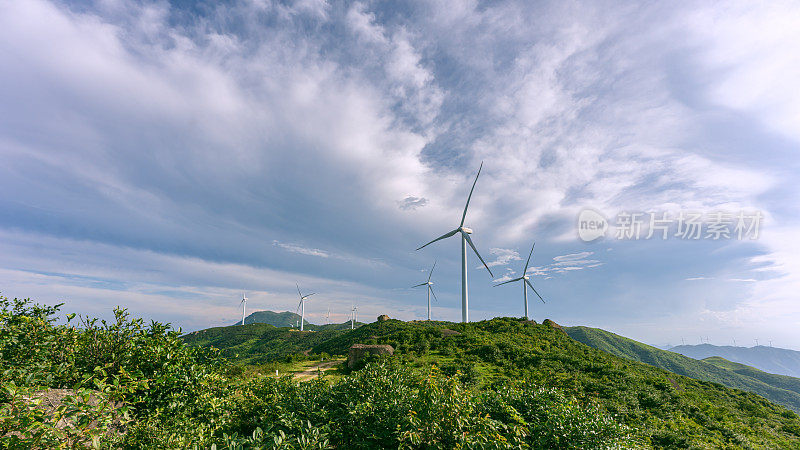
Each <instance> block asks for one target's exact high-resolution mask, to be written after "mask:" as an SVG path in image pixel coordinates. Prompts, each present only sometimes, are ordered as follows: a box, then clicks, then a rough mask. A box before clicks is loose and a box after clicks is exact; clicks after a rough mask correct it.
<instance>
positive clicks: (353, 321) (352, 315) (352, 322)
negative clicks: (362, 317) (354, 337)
mask: <svg viewBox="0 0 800 450" xmlns="http://www.w3.org/2000/svg"><path fill="white" fill-rule="evenodd" d="M357 320H358V306H356V305H353V309H351V310H350V329H351V330H353V329H355V327H356V321H357Z"/></svg>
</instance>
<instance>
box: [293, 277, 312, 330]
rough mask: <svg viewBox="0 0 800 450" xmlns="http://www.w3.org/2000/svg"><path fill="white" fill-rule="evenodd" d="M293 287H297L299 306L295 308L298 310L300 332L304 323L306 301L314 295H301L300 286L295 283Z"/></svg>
mask: <svg viewBox="0 0 800 450" xmlns="http://www.w3.org/2000/svg"><path fill="white" fill-rule="evenodd" d="M295 286H297V294H298V295H300V304H298V305H297V307H298V308H300V331H303V323H304V322H305V321H306V299H307V298H308V297H311V296H312V295H314V293H313V292H312V293H310V294H308V295H303V294H302V293H301V292H300V285H299V284H297V283H295Z"/></svg>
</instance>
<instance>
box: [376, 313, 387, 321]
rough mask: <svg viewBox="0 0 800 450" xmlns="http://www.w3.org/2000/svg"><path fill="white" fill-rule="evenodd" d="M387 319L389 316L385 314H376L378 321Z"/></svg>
mask: <svg viewBox="0 0 800 450" xmlns="http://www.w3.org/2000/svg"><path fill="white" fill-rule="evenodd" d="M389 319H390V317H389V316H387V315H386V314H381V315H380V316H378V322H386V321H387V320H389Z"/></svg>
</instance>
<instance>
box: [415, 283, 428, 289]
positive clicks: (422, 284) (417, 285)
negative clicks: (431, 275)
mask: <svg viewBox="0 0 800 450" xmlns="http://www.w3.org/2000/svg"><path fill="white" fill-rule="evenodd" d="M426 284H428V283H420V284H416V285H414V286H411V287H412V288H415V287H420V286H425V285H426Z"/></svg>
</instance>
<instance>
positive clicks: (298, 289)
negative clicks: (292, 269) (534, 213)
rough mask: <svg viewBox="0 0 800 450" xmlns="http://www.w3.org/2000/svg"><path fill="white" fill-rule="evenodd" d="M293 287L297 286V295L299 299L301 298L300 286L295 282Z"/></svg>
mask: <svg viewBox="0 0 800 450" xmlns="http://www.w3.org/2000/svg"><path fill="white" fill-rule="evenodd" d="M294 285H295V286H297V294H298V295H299V296H300V298H303V294H302V293H301V292H300V285H299V284H297V282H295V283H294Z"/></svg>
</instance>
